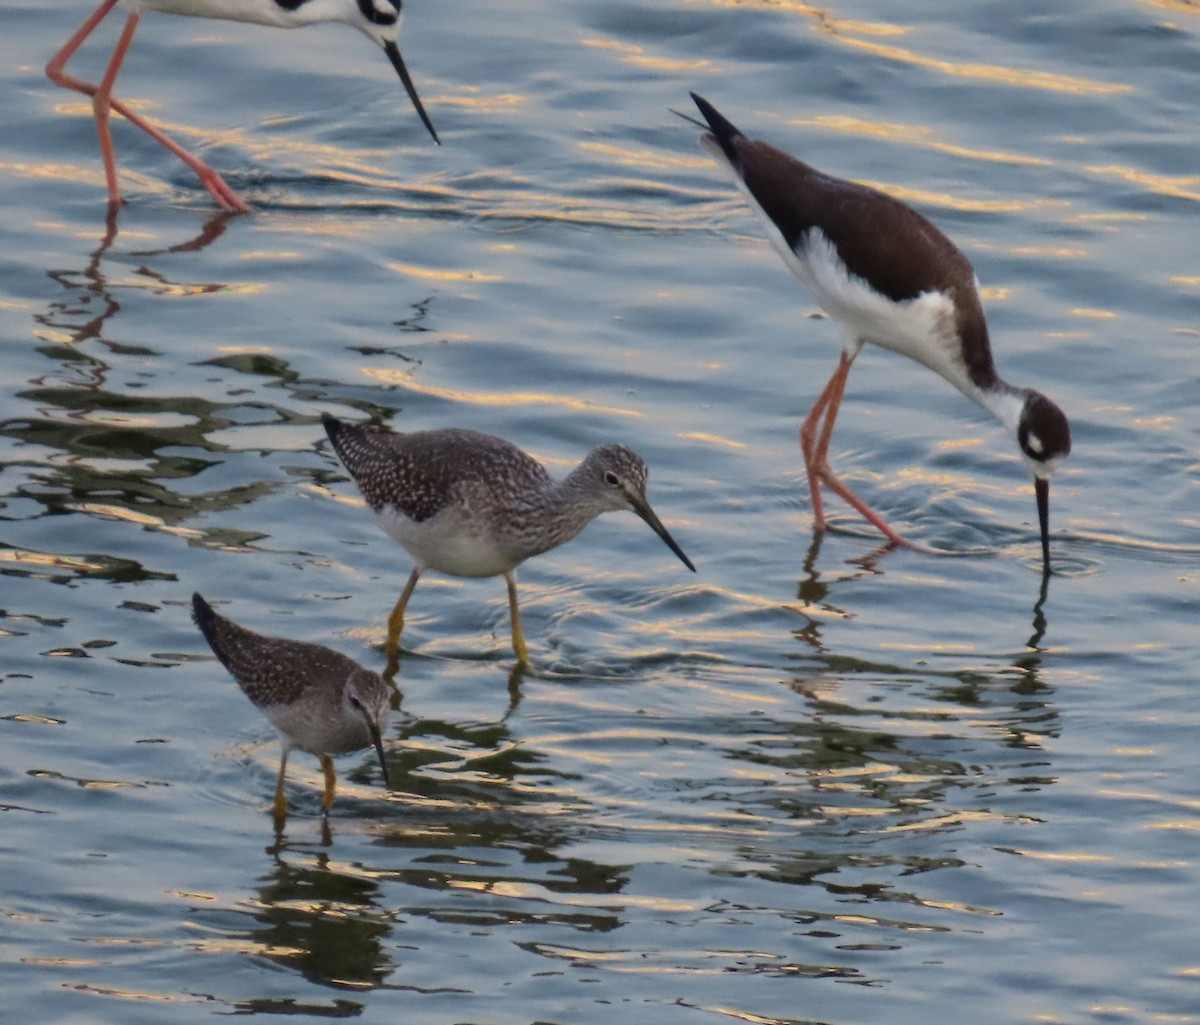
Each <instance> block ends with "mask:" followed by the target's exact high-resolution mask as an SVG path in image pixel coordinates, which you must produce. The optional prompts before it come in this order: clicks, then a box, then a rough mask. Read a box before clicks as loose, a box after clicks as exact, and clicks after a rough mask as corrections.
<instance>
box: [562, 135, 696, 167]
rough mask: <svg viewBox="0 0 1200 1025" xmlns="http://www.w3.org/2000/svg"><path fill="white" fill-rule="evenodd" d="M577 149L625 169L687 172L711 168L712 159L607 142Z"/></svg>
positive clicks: (581, 145) (586, 143)
mask: <svg viewBox="0 0 1200 1025" xmlns="http://www.w3.org/2000/svg"><path fill="white" fill-rule="evenodd" d="M579 149H580V150H581V151H582V152H584V153H595V154H598V155H599V156H604V157H612V158H613V159H614V162H616V163H619V164H621V165H623V166H627V167H639V168H642V169H644V170H648V171H649V170H674V169H676V168H685V169H687V170H696V169H705V170H707V169H708V168H709V167H711V166H712V158H710V157H709V156H707V155H706V154H703V153H698V154H697V155H696V156H694V157H690V156H683V155H682V154H678V153H668V152H666V151H664V150H648V149H630V148H629V147H628V146H615V145H613V144H612V143H607V142H581V143H579Z"/></svg>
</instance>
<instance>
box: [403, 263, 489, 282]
mask: <svg viewBox="0 0 1200 1025" xmlns="http://www.w3.org/2000/svg"><path fill="white" fill-rule="evenodd" d="M388 269H389V270H394V271H395V272H396V273H397V274H403V275H405V276H406V277H410V278H419V279H420V280H422V281H481V282H484V283H486V284H492V283H494V282H496V281H503V280H504V278H503V277H501V276H500V275H499V274H484V273H483V271H475V270H434V269H433V268H432V267H420V266H418V265H417V264H415V263H389V264H388Z"/></svg>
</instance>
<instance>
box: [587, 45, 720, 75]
mask: <svg viewBox="0 0 1200 1025" xmlns="http://www.w3.org/2000/svg"><path fill="white" fill-rule="evenodd" d="M582 43H583V45H584V46H592V47H596V48H598V49H601V50H611V51H613V52H615V53H619V54H620V55H621V59H622V60H623V61H625V63H627V64H633V65H635V66H636V67H639V68H650V69H652V70H654V71H665V72H669V73H671V72H680V71H699V70H700V69H702V68H708V67H711V66H712V62H711V61H707V60H672V59H670V58H668V57H656V56H653V55H650V54H647V53H646V51H645V50H644V49H643V48H642V47H640V46H634V45H633V44H632V43H623V42H620V41H618V40H616V39H601V38H599V37H591V38H586V39H583V40H582Z"/></svg>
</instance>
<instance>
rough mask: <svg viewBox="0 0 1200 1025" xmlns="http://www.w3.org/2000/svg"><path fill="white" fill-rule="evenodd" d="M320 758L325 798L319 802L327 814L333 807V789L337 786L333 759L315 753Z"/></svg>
mask: <svg viewBox="0 0 1200 1025" xmlns="http://www.w3.org/2000/svg"><path fill="white" fill-rule="evenodd" d="M317 757H318V758H320V759H321V768H322V769H324V770H325V800H323V801H322V802H321V811H322V812H324V814H326V815H328V814H329V809H330V808H332V807H333V791H334V788H335V787H336V786H337V771H336V770H335V769H334V767H333V759H332V758H330V757H329V755H325V754H322V755H317Z"/></svg>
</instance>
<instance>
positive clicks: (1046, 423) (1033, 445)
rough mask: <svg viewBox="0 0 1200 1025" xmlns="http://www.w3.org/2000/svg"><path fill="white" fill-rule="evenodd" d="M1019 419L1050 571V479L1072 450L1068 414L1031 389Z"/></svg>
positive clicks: (1020, 438)
mask: <svg viewBox="0 0 1200 1025" xmlns="http://www.w3.org/2000/svg"><path fill="white" fill-rule="evenodd" d="M1024 395H1025V404H1024V405H1023V406H1022V407H1021V415H1020V416H1019V417H1018V419H1017V445H1018V446H1020V449H1021V453H1022V455H1024V456H1025V461H1026V462H1027V463H1028V464H1029V468H1030V469H1031V470H1032V471H1033V488H1034V492H1035V494H1036V495H1037V504H1038V524H1039V526H1040V527H1041V533H1042V569H1043V571H1044V572H1047V573H1048V572H1049V571H1050V477H1051V475H1052V474H1053V473H1054V471H1055V470H1056V469H1058V464H1059V463H1061V462H1062V461H1063V460H1064V459H1065V458H1066V457H1067V455H1068V454H1069V453H1070V451H1071V425H1070V424H1069V423H1068V422H1067V416H1066V414H1065V413H1064V412H1063V411H1062V410H1061V409H1059V408H1058V406H1056V405H1055V404H1054V403H1053V402H1051V401H1050V400H1049V399H1048V398H1046V396H1045V395H1043V394H1042V393H1041V392H1036V391H1034V390H1033V389H1029V390H1028V391H1026V392H1025V393H1024Z"/></svg>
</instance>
